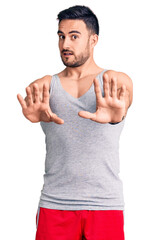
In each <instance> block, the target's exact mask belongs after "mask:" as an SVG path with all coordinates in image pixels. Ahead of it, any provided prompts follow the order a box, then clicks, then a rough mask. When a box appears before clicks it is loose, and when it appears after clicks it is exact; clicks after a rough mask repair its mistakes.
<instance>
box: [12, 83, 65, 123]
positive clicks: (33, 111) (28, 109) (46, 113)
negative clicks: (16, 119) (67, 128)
mask: <svg viewBox="0 0 150 240" xmlns="http://www.w3.org/2000/svg"><path fill="white" fill-rule="evenodd" d="M33 89H34V93H33V95H34V98H33V96H32V93H31V89H30V87H27V88H26V92H27V98H26V101H25V100H24V99H23V97H22V96H21V95H20V94H17V98H18V101H19V102H20V104H21V106H22V112H23V114H24V116H25V117H26V118H27V119H28V120H30V121H31V122H33V123H35V122H40V121H43V122H52V121H53V122H55V123H57V124H62V123H64V120H63V119H61V118H59V117H58V116H57V115H56V114H55V113H53V112H52V111H51V109H50V105H49V96H50V95H49V89H48V87H47V86H46V85H45V84H44V85H43V99H42V100H41V99H40V94H39V87H38V84H37V83H34V84H33ZM33 99H34V101H33Z"/></svg>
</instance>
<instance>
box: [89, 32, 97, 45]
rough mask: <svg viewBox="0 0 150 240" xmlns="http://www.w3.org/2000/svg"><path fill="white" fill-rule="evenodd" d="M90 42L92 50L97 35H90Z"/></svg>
mask: <svg viewBox="0 0 150 240" xmlns="http://www.w3.org/2000/svg"><path fill="white" fill-rule="evenodd" d="M90 40H91V47H92V48H94V47H95V45H96V44H97V42H98V35H97V34H92V35H91V39H90Z"/></svg>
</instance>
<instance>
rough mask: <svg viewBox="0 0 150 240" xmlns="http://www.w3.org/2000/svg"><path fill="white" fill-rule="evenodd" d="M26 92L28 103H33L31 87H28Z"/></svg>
mask: <svg viewBox="0 0 150 240" xmlns="http://www.w3.org/2000/svg"><path fill="white" fill-rule="evenodd" d="M26 93H27V99H28V101H27V102H28V105H32V104H33V99H32V93H31V88H30V87H26Z"/></svg>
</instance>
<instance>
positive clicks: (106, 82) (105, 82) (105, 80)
mask: <svg viewBox="0 0 150 240" xmlns="http://www.w3.org/2000/svg"><path fill="white" fill-rule="evenodd" d="M103 88H104V97H105V98H108V97H109V96H110V95H109V94H110V90H109V77H108V74H107V73H105V74H104V75H103Z"/></svg>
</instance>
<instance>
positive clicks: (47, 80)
mask: <svg viewBox="0 0 150 240" xmlns="http://www.w3.org/2000/svg"><path fill="white" fill-rule="evenodd" d="M51 79H52V76H51V75H45V76H43V77H41V78H38V79H36V80H35V81H33V82H31V83H30V84H29V87H31V89H32V88H33V84H34V83H37V84H38V87H39V90H42V89H43V84H44V83H45V84H46V85H47V86H49V87H50V83H51Z"/></svg>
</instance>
